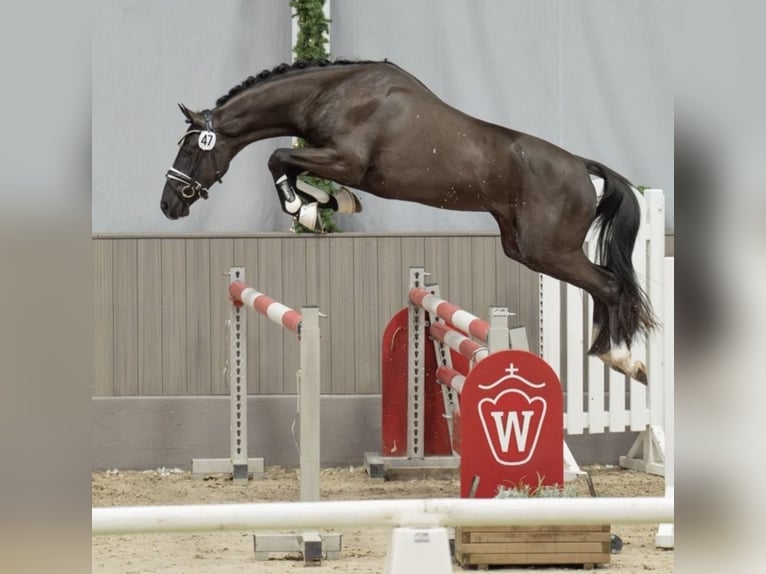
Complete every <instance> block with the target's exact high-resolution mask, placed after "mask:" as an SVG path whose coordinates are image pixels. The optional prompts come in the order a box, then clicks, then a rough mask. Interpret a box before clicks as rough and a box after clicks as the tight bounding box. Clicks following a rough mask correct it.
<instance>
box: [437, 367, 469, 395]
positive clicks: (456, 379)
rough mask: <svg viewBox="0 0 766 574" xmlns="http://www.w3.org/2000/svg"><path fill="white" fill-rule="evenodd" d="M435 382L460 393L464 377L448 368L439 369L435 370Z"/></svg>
mask: <svg viewBox="0 0 766 574" xmlns="http://www.w3.org/2000/svg"><path fill="white" fill-rule="evenodd" d="M436 382H437V383H439V384H440V385H444V386H446V387H449V388H450V389H452V390H454V391H455V392H456V393H458V394H459V393H460V391H462V390H463V384H464V383H465V375H463V374H461V373H459V372H457V371H456V370H455V369H452V368H450V367H439V368H438V369H436Z"/></svg>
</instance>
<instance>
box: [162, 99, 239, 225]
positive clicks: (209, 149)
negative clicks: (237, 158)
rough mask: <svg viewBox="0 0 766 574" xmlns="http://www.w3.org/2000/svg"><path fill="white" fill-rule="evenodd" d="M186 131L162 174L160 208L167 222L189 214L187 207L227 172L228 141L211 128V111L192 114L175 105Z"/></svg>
mask: <svg viewBox="0 0 766 574" xmlns="http://www.w3.org/2000/svg"><path fill="white" fill-rule="evenodd" d="M178 107H179V108H181V112H183V114H184V116H186V122H187V123H188V124H189V128H188V129H187V130H186V132H185V133H184V135H183V136H181V139H180V140H178V146H179V149H178V155H176V159H175V161H174V162H173V167H171V168H170V169H169V170H168V172H167V173H166V174H165V188H164V189H163V191H162V199H161V201H160V209H162V213H164V214H165V216H166V217H167V218H168V219H178V218H179V217H186V216H187V215H189V208H190V207H191V205H192V204H193V203H194V202H195V201H197V200H198V199H199V198H200V197H201V198H203V199H207V197H208V190H209V189H210V187H211V186H212V185H213V184H214V183H215V182H216V181H221V178H222V177H223V175H224V174H225V173H226V171H227V170H228V169H229V162H230V161H231V157H232V154H231V150H230V147H231V142H230V141H229V140H228V138H227V137H226V136H225V135H224V134H221V133H219V132H216V130H215V126H214V117H213V112H212V111H211V110H203V111H201V112H194V111H191V110H189V109H188V108H187V107H186V106H184V105H183V104H178Z"/></svg>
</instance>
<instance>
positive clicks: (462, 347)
mask: <svg viewBox="0 0 766 574" xmlns="http://www.w3.org/2000/svg"><path fill="white" fill-rule="evenodd" d="M428 333H429V334H430V335H431V337H433V338H434V339H436V340H437V341H439V342H440V343H444V344H445V345H447V346H448V347H449V348H450V349H452V350H453V351H457V352H458V353H460V354H461V355H463V356H464V357H465V358H467V359H470V360H471V361H473V362H475V363H478V362H479V361H481V360H483V359H486V358H487V356H488V355H489V349H488V348H487V347H486V346H484V345H480V344H479V343H477V342H476V341H473V340H472V339H469V338H468V337H466V336H465V335H462V334H460V333H458V332H457V331H455V330H454V329H450V328H449V327H448V326H447V325H446V324H445V323H443V322H441V321H437V322H435V323H431V326H430V327H429V329H428Z"/></svg>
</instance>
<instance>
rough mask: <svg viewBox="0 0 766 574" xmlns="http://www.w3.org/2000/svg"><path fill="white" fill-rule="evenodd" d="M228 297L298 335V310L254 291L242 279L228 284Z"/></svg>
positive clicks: (299, 316)
mask: <svg viewBox="0 0 766 574" xmlns="http://www.w3.org/2000/svg"><path fill="white" fill-rule="evenodd" d="M229 297H230V299H231V300H232V302H233V303H234V304H235V305H237V304H240V305H242V304H244V305H247V306H248V307H252V308H253V309H255V310H256V311H258V312H259V313H260V314H261V315H264V316H266V317H268V318H269V319H271V320H272V321H273V322H274V323H276V324H277V325H281V326H282V327H284V328H285V329H287V330H288V331H292V332H293V333H295V334H296V335H298V336H299V337H300V334H301V314H300V313H298V311H295V310H294V309H290V307H287V306H285V305H282V303H279V302H277V301H275V300H274V299H272V298H271V297H269V296H268V295H264V294H263V293H261V292H260V291H256V290H255V289H253V288H252V287H250V286H248V285H247V284H245V283H244V282H242V281H232V282H231V283H230V284H229Z"/></svg>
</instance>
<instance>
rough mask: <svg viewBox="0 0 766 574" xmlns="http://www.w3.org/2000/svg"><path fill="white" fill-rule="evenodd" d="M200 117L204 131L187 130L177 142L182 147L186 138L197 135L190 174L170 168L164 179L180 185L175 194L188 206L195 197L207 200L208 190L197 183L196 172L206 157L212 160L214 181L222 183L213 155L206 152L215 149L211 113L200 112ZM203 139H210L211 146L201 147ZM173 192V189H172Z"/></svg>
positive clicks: (207, 111)
mask: <svg viewBox="0 0 766 574" xmlns="http://www.w3.org/2000/svg"><path fill="white" fill-rule="evenodd" d="M202 117H203V118H204V120H205V129H204V130H200V129H190V130H187V131H186V133H184V135H182V136H181V139H179V140H178V145H179V146H180V145H182V144H183V143H184V141H185V140H186V138H187V137H189V136H190V135H192V134H199V136H198V138H199V139H198V145H197V148H198V151H197V157H196V158H194V163H192V168H191V173H189V174H188V175H187V174H185V173H184V172H182V171H181V170H179V169H176V168H174V167H171V168H170V169H169V170H168V171H167V173H166V174H165V179H167V180H172V181H177V182H178V183H180V184H182V187H181V190H180V191H177V190H176V194H177V195H178V197H179V199H180V200H181V201H182V202H183V203H184V204H186V205H187V206H188V205H191V203H193V200H194V198H195V197H196V196H199V197H201V198H202V199H207V198H208V189H209V188H207V187H205V186H204V185H202V184H201V183H200V182H199V181H197V179H196V178H197V172H198V171H199V168H200V166H201V165H202V161H203V160H204V159H205V158H206V157H210V158H212V160H213V167H214V168H215V180H216V181H218V182H220V183H223V179H221V171H220V170H219V169H218V164H217V162H216V161H215V154H212V153H211V154H208V152H211V151H213V149H214V148H215V142H216V139H217V135H216V133H215V131H214V130H213V112H211V111H210V110H204V111H203V112H202ZM203 138H211V139H209V140H208V141H212V144H210V145H209V147H208V146H204V147H203V143H202V142H203ZM174 190H175V189H174Z"/></svg>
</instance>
